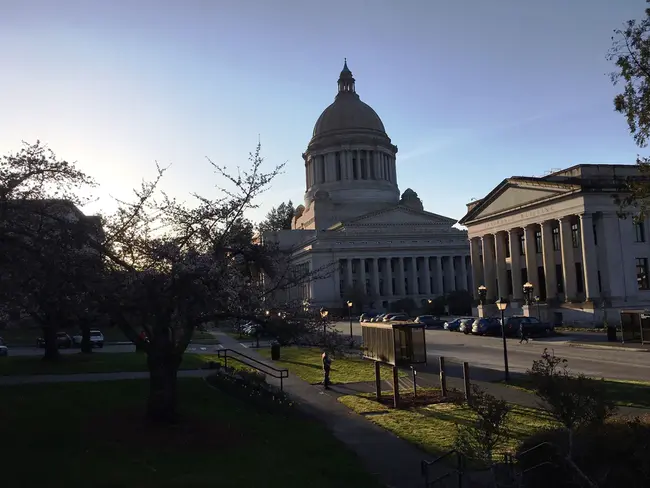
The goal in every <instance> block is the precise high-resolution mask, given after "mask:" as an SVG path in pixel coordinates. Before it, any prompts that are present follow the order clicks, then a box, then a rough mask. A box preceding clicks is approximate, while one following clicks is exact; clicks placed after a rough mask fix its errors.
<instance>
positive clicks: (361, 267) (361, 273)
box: [359, 258, 368, 295]
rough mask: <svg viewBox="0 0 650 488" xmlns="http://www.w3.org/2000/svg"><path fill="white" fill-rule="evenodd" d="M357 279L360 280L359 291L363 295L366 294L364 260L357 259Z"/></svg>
mask: <svg viewBox="0 0 650 488" xmlns="http://www.w3.org/2000/svg"><path fill="white" fill-rule="evenodd" d="M359 277H360V279H361V289H362V290H363V294H364V295H367V294H368V289H367V288H366V259H365V258H362V259H359Z"/></svg>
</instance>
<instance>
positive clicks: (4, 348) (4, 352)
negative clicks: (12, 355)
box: [0, 337, 9, 356]
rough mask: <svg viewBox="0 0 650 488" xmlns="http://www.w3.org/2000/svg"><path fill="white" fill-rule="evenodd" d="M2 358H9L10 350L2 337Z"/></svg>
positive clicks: (0, 349) (0, 338)
mask: <svg viewBox="0 0 650 488" xmlns="http://www.w3.org/2000/svg"><path fill="white" fill-rule="evenodd" d="M0 356H9V348H8V347H7V344H5V341H4V339H3V338H2V337H0Z"/></svg>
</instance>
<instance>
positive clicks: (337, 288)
mask: <svg viewBox="0 0 650 488" xmlns="http://www.w3.org/2000/svg"><path fill="white" fill-rule="evenodd" d="M342 291H343V290H341V260H340V259H337V260H336V263H335V264H334V300H336V301H338V300H340V299H341V292H342Z"/></svg>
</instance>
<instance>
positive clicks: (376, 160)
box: [372, 150, 381, 180]
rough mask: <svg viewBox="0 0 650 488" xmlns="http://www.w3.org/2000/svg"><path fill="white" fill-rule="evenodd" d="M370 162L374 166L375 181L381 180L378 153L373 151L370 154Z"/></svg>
mask: <svg viewBox="0 0 650 488" xmlns="http://www.w3.org/2000/svg"><path fill="white" fill-rule="evenodd" d="M372 162H373V164H374V165H375V172H374V175H375V179H376V180H380V179H381V164H379V151H377V150H375V151H373V152H372Z"/></svg>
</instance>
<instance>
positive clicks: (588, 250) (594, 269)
mask: <svg viewBox="0 0 650 488" xmlns="http://www.w3.org/2000/svg"><path fill="white" fill-rule="evenodd" d="M593 229H594V221H593V217H592V215H591V214H590V213H584V214H580V241H581V242H580V244H581V247H582V273H583V275H584V284H585V301H590V302H593V301H594V298H598V297H599V296H600V292H599V290H598V257H597V256H596V244H595V243H594V230H593Z"/></svg>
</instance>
